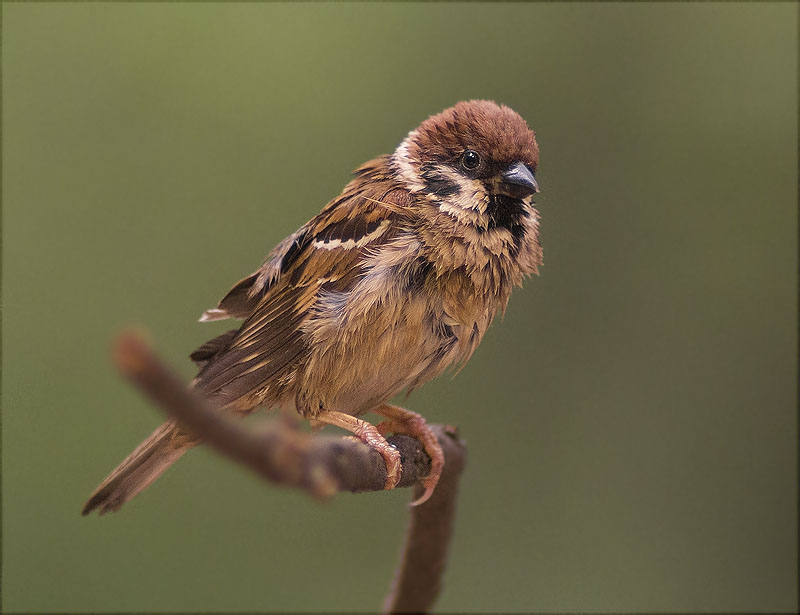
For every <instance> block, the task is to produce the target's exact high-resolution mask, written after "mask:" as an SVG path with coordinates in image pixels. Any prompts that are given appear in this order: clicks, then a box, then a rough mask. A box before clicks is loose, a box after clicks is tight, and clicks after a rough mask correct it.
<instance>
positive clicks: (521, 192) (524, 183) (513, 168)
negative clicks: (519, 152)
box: [500, 162, 539, 198]
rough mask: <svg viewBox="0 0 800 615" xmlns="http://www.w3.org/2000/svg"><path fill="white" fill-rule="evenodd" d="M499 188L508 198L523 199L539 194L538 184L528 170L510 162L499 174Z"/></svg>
mask: <svg viewBox="0 0 800 615" xmlns="http://www.w3.org/2000/svg"><path fill="white" fill-rule="evenodd" d="M500 186H501V189H502V191H503V192H507V193H508V194H509V195H510V196H514V197H517V198H524V197H526V196H529V195H531V194H536V193H537V192H539V184H537V183H536V179H535V178H534V177H533V173H531V171H530V169H529V168H528V167H526V166H525V165H524V164H522V163H521V162H512V163H511V164H510V165H509V166H508V167H507V168H506V169H505V170H504V171H503V172H502V173H500Z"/></svg>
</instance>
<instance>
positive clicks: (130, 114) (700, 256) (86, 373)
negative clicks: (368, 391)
mask: <svg viewBox="0 0 800 615" xmlns="http://www.w3.org/2000/svg"><path fill="white" fill-rule="evenodd" d="M796 28H797V6H796V5H794V4H792V3H787V4H778V5H761V4H745V5H741V4H739V5H732V4H702V5H693V4H654V5H639V4H610V5H590V6H589V5H580V4H549V3H542V4H502V5H501V4H498V5H480V4H437V5H421V4H381V5H370V4H353V5H339V4H301V5H283V4H249V3H246V4H237V5H222V4H135V3H134V4H94V3H90V4H59V5H53V4H4V5H3V66H2V68H3V144H2V145H3V398H2V402H3V425H2V427H3V434H2V438H3V439H2V443H3V457H2V461H3V502H2V506H3V510H2V512H3V546H2V555H3V579H2V582H3V587H2V590H3V591H2V594H3V596H2V600H3V603H2V606H3V608H4V609H5V610H6V611H51V610H58V611H73V610H78V611H93V610H97V611H119V610H124V611H150V610H159V611H181V610H191V611H203V610H206V611H207V610H219V611H236V610H257V611H264V610H266V611H285V610H301V611H309V610H311V611H371V610H375V609H377V608H379V606H380V604H381V602H382V597H383V595H384V593H385V591H386V589H387V587H388V585H389V581H390V577H391V573H392V570H393V568H394V566H395V563H396V559H397V554H398V550H399V548H400V543H401V536H402V532H403V529H404V524H405V518H406V503H407V502H408V500H409V497H410V492H409V491H407V490H404V491H402V492H397V493H376V494H367V495H360V496H351V495H341V496H338V497H336V498H335V499H333V500H332V501H331V502H329V503H327V504H320V503H317V502H315V501H313V500H311V499H310V498H309V497H307V496H306V495H303V494H300V493H296V492H292V491H290V490H287V489H281V488H277V487H274V486H270V485H265V484H262V483H261V482H259V480H257V479H256V478H255V477H254V476H252V475H250V474H249V473H247V472H246V471H245V470H243V469H240V468H238V467H234V466H232V465H231V464H229V463H228V462H226V461H224V460H222V459H220V458H218V457H217V456H215V454H213V453H212V452H210V451H208V450H196V451H193V452H192V453H191V454H190V455H187V457H186V458H185V459H183V460H181V462H180V463H179V464H177V465H176V466H175V467H174V468H173V469H171V470H170V471H169V472H168V473H167V474H166V475H165V476H164V477H163V478H162V479H161V480H160V481H159V482H158V483H156V484H155V485H154V486H153V487H152V488H150V489H149V490H148V491H147V492H146V493H144V494H143V495H142V496H140V497H139V498H137V499H136V500H135V501H133V502H132V503H130V504H128V505H127V506H126V507H125V508H124V509H123V511H122V512H121V513H118V514H114V515H109V516H106V517H103V518H98V517H91V518H82V517H81V516H80V514H79V512H80V508H81V505H82V503H83V501H84V499H85V498H86V496H87V495H88V494H89V493H90V492H91V490H92V489H93V488H94V487H95V485H96V484H97V483H98V482H99V481H100V479H102V478H103V476H105V474H106V473H107V472H108V471H109V470H111V469H112V468H113V466H114V465H115V464H116V463H117V462H119V461H120V460H121V459H122V458H123V457H124V455H126V454H127V453H128V452H129V451H130V450H131V449H132V448H133V447H134V446H135V445H136V444H137V443H138V442H139V441H140V440H141V439H142V438H143V437H145V436H146V435H148V434H149V433H150V431H151V430H152V429H153V428H154V427H155V426H156V425H157V424H158V423H159V421H160V419H161V415H160V414H159V413H158V411H157V410H155V409H154V408H152V407H151V406H150V405H149V404H148V403H147V402H146V401H145V400H143V399H142V398H140V396H139V395H138V394H137V392H136V391H134V390H132V389H131V388H130V387H129V386H128V385H127V384H126V383H124V382H122V381H121V380H120V379H119V378H118V377H117V375H116V374H115V372H114V371H113V369H112V368H111V367H110V365H109V361H108V348H109V342H110V340H111V338H112V336H113V335H114V333H115V332H116V331H118V330H119V329H120V328H121V327H123V326H125V325H128V324H130V323H139V324H141V325H143V326H145V327H146V328H147V329H149V331H150V332H151V333H152V337H153V339H154V340H155V342H156V345H157V347H158V348H159V350H160V351H161V352H162V353H163V354H164V355H165V357H166V358H167V359H168V360H169V361H170V362H172V363H173V364H174V365H176V366H177V367H178V368H179V369H180V370H181V373H182V374H183V375H185V377H186V378H187V379H188V378H190V377H191V375H192V369H191V365H190V363H189V361H188V359H187V358H186V355H187V354H188V353H189V352H190V351H191V350H192V349H194V348H195V347H196V346H197V345H199V344H200V343H201V342H203V341H205V340H206V339H208V338H209V337H211V336H213V335H216V334H217V333H219V332H221V331H223V330H225V329H226V328H227V327H226V323H213V324H197V323H195V320H196V318H197V317H198V316H199V314H200V313H201V312H202V311H203V310H204V309H205V308H207V307H210V306H212V305H214V304H215V303H216V301H217V300H218V299H219V298H220V297H221V296H222V294H224V293H225V292H226V291H227V289H228V288H229V286H230V285H231V284H232V283H233V282H235V281H236V280H238V279H239V278H240V277H242V276H244V275H246V274H248V273H250V272H251V271H253V270H254V269H255V268H256V267H257V266H258V265H259V264H260V262H261V260H262V258H263V257H264V256H265V255H266V254H267V253H268V251H269V250H270V249H271V248H272V247H273V246H274V245H275V244H276V243H277V242H278V241H279V240H280V239H281V238H283V237H284V236H285V235H287V234H288V233H290V232H292V231H293V230H294V229H295V228H297V227H298V226H300V225H301V224H302V223H304V222H305V221H306V220H307V219H308V218H309V217H310V216H312V215H313V214H314V213H315V212H316V211H318V210H319V209H320V208H321V207H322V205H323V204H324V203H325V202H326V201H327V200H328V199H329V198H331V197H333V196H335V195H336V194H337V193H338V191H339V190H340V189H341V187H342V186H343V185H344V183H345V182H346V181H347V180H348V177H349V172H350V170H351V169H353V168H355V167H356V166H357V165H358V164H360V163H361V162H363V161H365V160H367V159H369V158H371V157H373V156H376V155H378V154H382V153H387V152H390V151H391V150H393V149H394V147H395V146H396V145H397V143H399V142H400V140H401V139H402V138H403V137H404V136H405V134H406V133H407V132H408V131H409V130H410V129H412V128H414V127H415V126H416V125H417V124H418V123H419V122H420V121H422V120H423V119H424V118H425V117H427V116H428V115H430V114H432V113H436V112H438V111H440V110H441V109H443V108H445V107H447V106H450V105H451V104H453V103H455V102H456V101H458V100H461V99H468V98H492V99H495V100H498V101H502V102H504V103H507V104H509V105H510V106H512V107H513V108H514V109H516V110H517V111H518V112H519V113H520V114H521V115H523V117H525V118H526V119H527V120H528V121H529V123H530V124H531V126H533V127H534V128H535V130H536V131H537V134H538V138H539V143H540V147H541V167H540V172H539V174H538V177H539V181H540V184H541V186H542V188H543V193H542V195H541V198H539V199H538V202H539V208H540V210H541V212H542V216H543V222H542V235H543V237H542V238H543V244H544V248H545V265H544V267H543V269H542V273H541V276H540V277H539V278H536V279H531V280H529V281H528V282H527V284H526V285H525V287H524V288H523V289H522V290H519V291H518V292H516V294H515V295H514V296H513V297H512V300H511V303H510V306H509V310H508V313H507V315H506V317H505V320H504V321H503V322H502V323H501V322H499V321H498V322H497V323H495V325H494V326H493V327H492V329H491V330H490V332H489V334H488V335H487V338H486V340H485V341H484V343H483V345H482V347H481V348H480V349H479V350H478V352H477V353H476V355H475V357H474V358H473V359H472V361H471V362H470V364H469V365H468V366H467V368H466V369H465V370H464V371H463V372H462V373H461V374H460V375H459V376H458V377H457V378H456V379H455V380H451V379H449V378H442V379H441V380H439V381H437V382H435V383H432V384H430V385H428V386H426V387H424V389H423V390H421V391H419V392H418V393H416V394H415V395H414V396H413V397H412V398H411V399H410V400H409V401H408V402H407V405H408V406H409V407H412V408H414V409H416V410H418V411H420V412H422V413H423V414H424V415H425V416H426V417H428V419H429V420H430V421H432V422H446V423H453V424H457V425H459V426H460V427H461V430H462V434H463V436H464V438H465V439H466V440H467V441H468V443H469V454H470V460H469V466H468V469H467V473H466V475H465V477H464V483H463V492H462V498H461V502H460V508H459V516H458V523H457V527H456V535H455V541H454V544H453V548H452V553H451V559H450V566H449V569H448V572H447V576H446V579H445V583H446V586H445V590H444V593H443V595H442V597H441V600H440V602H439V604H438V608H439V609H440V610H442V611H643V610H648V611H653V610H655V611H734V610H735V611H757V610H765V611H792V610H794V609H796V607H797V593H796V590H797V576H796V575H797V566H796V563H797V525H796V519H797V495H796V494H797V478H798V477H797V457H796V445H797V416H796V399H797V396H796V377H797V360H796V348H797V346H796V340H797V290H796V281H797V277H796V276H797V238H796V231H797V207H796V197H797V185H798V184H797V172H798V160H797V124H796V111H797V81H796V70H797V35H796Z"/></svg>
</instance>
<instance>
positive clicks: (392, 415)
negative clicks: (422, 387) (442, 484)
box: [374, 404, 444, 506]
mask: <svg viewBox="0 0 800 615" xmlns="http://www.w3.org/2000/svg"><path fill="white" fill-rule="evenodd" d="M374 412H375V414H380V415H381V416H385V417H386V418H387V419H389V420H388V421H383V422H381V423H378V426H377V429H378V431H379V432H380V433H381V434H382V435H383V436H385V435H386V434H387V433H404V434H408V435H409V436H412V437H414V438H417V439H418V440H419V441H420V442H421V443H422V446H423V447H424V448H425V452H426V453H428V456H429V457H430V458H431V472H430V474H428V476H427V477H425V478H424V479H423V480H422V486H423V487H425V493H423V494H422V496H421V497H420V498H419V499H418V500H416V501H415V502H412V504H411V505H412V506H418V505H419V504H422V503H423V502H427V501H428V498H430V497H431V494H432V493H433V490H434V488H435V487H436V483H438V482H439V477H440V476H441V475H442V469H443V468H444V453H443V452H442V447H441V446H439V440H438V439H437V438H436V434H434V433H433V430H431V428H430V427H428V423H426V422H425V419H424V418H422V416H421V415H419V414H417V413H416V412H412V411H411V410H406V409H405V408H401V407H399V406H392V405H390V404H383V405H382V406H380V407H378V408H376V409H375V410H374Z"/></svg>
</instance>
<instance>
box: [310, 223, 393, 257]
mask: <svg viewBox="0 0 800 615" xmlns="http://www.w3.org/2000/svg"><path fill="white" fill-rule="evenodd" d="M388 228H389V220H383V221H382V222H381V223H380V224H379V225H378V228H376V229H375V230H374V231H372V232H371V233H367V234H366V235H362V236H361V237H358V238H354V239H347V240H345V241H342V240H341V239H325V240H317V241H315V242H314V247H315V248H321V249H323V250H352V249H353V248H361V247H364V246H365V245H367V244H368V243H370V242H371V241H375V240H376V239H377V238H378V237H380V236H381V235H383V234H384V233H385V232H386V229H388Z"/></svg>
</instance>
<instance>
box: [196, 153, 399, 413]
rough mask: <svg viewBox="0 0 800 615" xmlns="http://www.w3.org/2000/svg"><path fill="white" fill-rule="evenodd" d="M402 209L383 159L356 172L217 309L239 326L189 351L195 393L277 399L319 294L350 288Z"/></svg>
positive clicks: (224, 401) (302, 346)
mask: <svg viewBox="0 0 800 615" xmlns="http://www.w3.org/2000/svg"><path fill="white" fill-rule="evenodd" d="M408 204H409V196H408V193H407V192H406V191H405V190H404V189H403V188H400V187H399V186H398V184H397V183H396V182H395V181H393V180H392V178H391V176H390V174H389V170H388V168H387V166H386V159H385V158H380V159H377V160H375V161H372V162H370V163H367V164H366V165H364V166H362V167H361V168H360V169H358V170H357V171H356V179H354V180H353V181H351V182H350V183H349V184H348V185H347V187H346V188H345V190H344V191H343V192H342V194H341V195H340V196H339V197H337V198H336V199H334V200H333V201H331V202H330V203H328V205H326V206H325V208H324V209H323V210H322V211H321V212H320V213H319V214H318V215H317V216H316V217H315V218H313V219H312V220H311V221H310V222H309V223H308V224H306V225H305V226H303V227H302V228H301V229H300V230H298V231H297V232H296V233H295V234H293V235H291V236H290V237H288V238H287V239H286V240H284V241H283V242H281V244H280V245H279V246H278V248H276V250H274V251H273V253H272V255H271V256H270V258H269V259H268V260H267V261H266V263H265V264H264V266H263V267H262V268H261V269H260V270H259V271H257V272H256V273H254V274H253V275H252V276H249V277H248V278H245V279H244V280H242V281H241V282H239V283H238V284H237V285H236V286H234V288H233V289H232V290H231V292H230V293H228V295H226V297H225V298H224V299H223V300H222V301H221V302H220V304H219V306H218V307H217V308H216V310H218V311H223V310H224V311H225V312H226V314H228V315H227V316H220V317H230V316H237V315H242V316H245V318H246V320H245V322H244V324H243V325H242V327H241V328H240V329H239V330H238V331H237V332H236V333H235V334H233V335H231V334H230V333H229V334H226V335H224V336H220V338H218V340H219V343H218V344H216V345H215V344H214V342H215V341H216V340H212V341H211V342H209V343H207V344H205V345H204V346H203V347H201V348H202V349H203V351H201V349H198V350H197V351H195V353H194V354H196V355H197V358H199V359H201V361H205V364H204V365H203V367H202V369H201V371H200V373H199V374H198V375H197V378H196V379H195V385H196V386H197V387H198V388H200V389H201V390H202V391H203V392H204V393H205V394H206V395H208V396H209V397H211V398H212V399H214V401H215V402H217V403H218V404H220V405H233V404H234V403H235V402H237V400H243V399H246V398H249V396H251V395H254V394H257V396H258V397H259V398H263V397H266V398H271V399H273V400H277V399H279V398H280V397H281V396H282V392H283V391H284V390H285V389H286V388H287V387H290V386H291V378H292V375H293V372H294V369H295V367H296V366H297V365H298V364H299V363H301V362H302V361H303V360H304V357H305V355H306V353H307V352H308V346H307V339H306V338H305V336H304V334H303V327H302V325H303V323H304V322H305V321H306V320H307V319H308V318H309V316H310V315H311V314H312V312H313V307H314V304H315V303H316V301H317V299H318V297H319V295H320V292H321V291H322V290H325V291H329V290H338V291H344V290H346V289H348V288H349V287H351V286H352V285H353V284H354V283H355V282H356V280H357V279H358V278H359V276H360V275H361V273H362V267H363V260H364V256H365V255H366V254H368V253H370V251H372V250H374V249H375V248H376V247H377V246H379V245H381V244H383V243H385V242H386V241H388V240H389V239H391V237H393V236H395V235H396V234H397V232H398V230H400V229H401V228H402V227H403V225H404V220H405V217H406V215H407V212H408V209H407V206H408ZM248 288H249V290H246V289H248ZM244 312H248V313H247V314H246V315H245V313H244ZM207 313H208V312H207ZM206 320H211V318H207V319H206ZM243 405H245V406H246V405H248V404H247V403H244V404H243ZM248 409H249V408H248Z"/></svg>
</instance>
